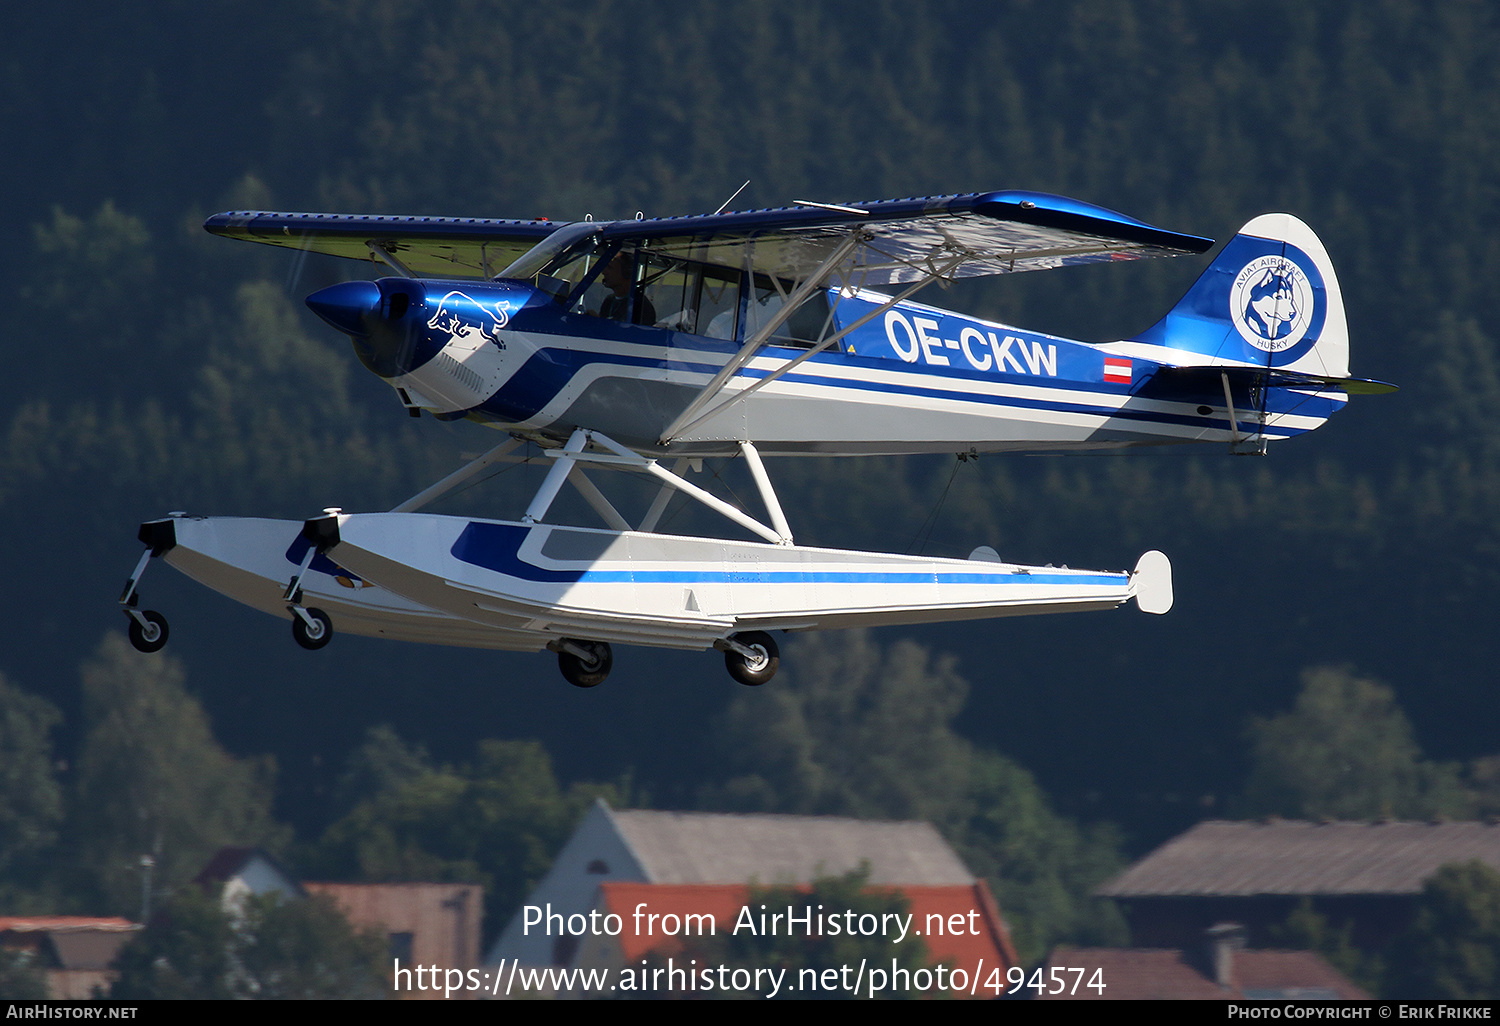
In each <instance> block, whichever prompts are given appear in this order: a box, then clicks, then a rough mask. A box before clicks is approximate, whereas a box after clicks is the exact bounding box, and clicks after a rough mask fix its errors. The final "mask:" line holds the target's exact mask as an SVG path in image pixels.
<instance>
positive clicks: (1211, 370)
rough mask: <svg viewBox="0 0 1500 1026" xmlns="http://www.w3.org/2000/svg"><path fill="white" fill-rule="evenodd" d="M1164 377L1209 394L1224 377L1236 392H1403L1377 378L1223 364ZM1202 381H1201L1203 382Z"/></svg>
mask: <svg viewBox="0 0 1500 1026" xmlns="http://www.w3.org/2000/svg"><path fill="white" fill-rule="evenodd" d="M1157 373H1158V374H1159V375H1161V377H1162V381H1163V384H1166V383H1168V382H1170V383H1175V384H1179V385H1193V386H1196V387H1199V388H1203V389H1207V390H1208V391H1216V390H1218V389H1219V388H1221V387H1222V385H1221V381H1222V378H1223V376H1224V375H1227V376H1228V377H1229V384H1230V385H1231V386H1232V387H1235V388H1236V389H1239V388H1242V387H1244V388H1249V387H1259V386H1261V385H1269V386H1270V387H1271V388H1301V389H1308V390H1311V391H1324V390H1326V389H1329V388H1337V389H1340V390H1341V391H1343V392H1346V393H1348V394H1349V395H1385V394H1386V393H1388V392H1395V391H1398V390H1399V389H1400V386H1399V385H1393V384H1391V383H1390V382H1388V381H1376V380H1374V379H1373V378H1342V377H1333V376H1331V375H1327V374H1304V373H1302V372H1300V371H1288V370H1275V369H1267V368H1264V367H1234V366H1226V365H1223V364H1220V365H1218V366H1203V365H1199V366H1188V367H1164V368H1162V369H1161V370H1160V371H1158V372H1157ZM1200 379H1201V380H1200Z"/></svg>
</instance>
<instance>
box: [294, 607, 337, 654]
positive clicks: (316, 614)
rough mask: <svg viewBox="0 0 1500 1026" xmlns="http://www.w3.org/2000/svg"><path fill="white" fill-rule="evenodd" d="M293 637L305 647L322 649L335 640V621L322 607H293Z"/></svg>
mask: <svg viewBox="0 0 1500 1026" xmlns="http://www.w3.org/2000/svg"><path fill="white" fill-rule="evenodd" d="M308 621H312V622H311V623H309V622H308ZM292 637H294V638H296V639H297V644H299V645H301V646H302V647H303V648H306V649H311V650H316V649H320V648H322V647H323V646H324V645H326V644H328V643H329V642H330V641H332V640H333V621H332V620H330V619H328V614H327V613H325V612H323V610H321V609H293V610H292Z"/></svg>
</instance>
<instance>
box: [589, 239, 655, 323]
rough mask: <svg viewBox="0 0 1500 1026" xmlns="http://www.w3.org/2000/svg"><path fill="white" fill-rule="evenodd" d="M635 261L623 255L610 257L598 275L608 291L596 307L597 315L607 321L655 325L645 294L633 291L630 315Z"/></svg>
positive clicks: (653, 309) (652, 308)
mask: <svg viewBox="0 0 1500 1026" xmlns="http://www.w3.org/2000/svg"><path fill="white" fill-rule="evenodd" d="M634 279H635V261H633V260H632V259H631V258H630V257H629V256H627V255H626V254H624V253H616V254H615V255H614V258H613V259H611V260H610V262H609V263H608V264H606V265H605V266H604V270H603V271H601V272H600V273H599V280H600V281H601V282H603V284H604V287H605V288H607V289H609V293H610V294H609V295H607V296H605V297H604V302H602V303H600V304H599V311H598V316H600V317H603V318H606V319H608V320H611V321H628V322H630V323H631V324H655V323H656V309H655V308H654V307H653V306H652V305H651V300H649V299H647V298H646V295H645V293H643V292H641V291H640V290H639V289H637V290H635V310H634V313H633V314H632V312H631V292H632V286H633V285H634V283H635V281H634Z"/></svg>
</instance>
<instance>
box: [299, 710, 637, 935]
mask: <svg viewBox="0 0 1500 1026" xmlns="http://www.w3.org/2000/svg"><path fill="white" fill-rule="evenodd" d="M346 780H347V781H348V784H349V786H350V787H351V788H353V787H364V788H367V789H368V790H366V791H365V793H364V794H362V795H360V797H359V798H358V800H357V803H356V804H355V805H354V806H353V808H352V809H350V810H349V812H348V813H346V814H345V815H344V816H343V817H342V818H340V819H339V820H338V821H337V822H335V823H334V824H333V825H332V826H330V827H329V828H328V830H327V832H326V833H325V834H324V836H323V839H322V841H321V842H320V843H319V844H318V845H317V847H316V849H315V850H313V851H312V852H310V853H309V855H308V862H309V863H310V865H311V866H313V867H316V870H315V871H317V872H320V873H323V874H327V875H329V876H332V877H334V878H339V879H358V880H366V881H397V880H418V881H455V882H459V881H461V882H467V883H479V884H482V885H483V886H484V889H485V906H486V922H487V923H488V924H489V926H490V928H491V929H498V926H497V924H503V923H504V922H505V921H506V920H507V919H508V918H509V916H510V914H511V912H513V911H514V910H515V908H516V907H517V906H519V905H520V904H521V901H522V899H523V898H524V897H525V895H526V893H527V892H528V891H529V890H530V889H531V887H532V886H534V885H535V884H536V883H537V881H539V880H540V879H541V878H542V876H543V874H545V873H546V871H547V870H548V868H550V866H551V864H552V858H553V856H554V855H556V854H557V851H558V849H560V848H561V847H562V844H563V842H564V841H565V840H566V839H567V838H568V836H569V835H570V834H571V833H572V831H573V828H574V827H575V826H576V825H577V822H578V819H579V818H580V817H581V816H582V814H583V813H584V811H585V810H586V809H587V808H588V806H589V805H590V804H591V803H592V802H593V801H594V800H595V799H596V798H599V797H603V798H606V799H607V800H610V801H613V802H616V803H618V802H620V800H621V797H622V790H623V785H622V786H621V787H615V786H610V785H598V784H573V785H572V786H570V787H568V788H563V787H561V786H560V785H559V784H558V781H557V777H556V776H555V775H554V773H553V771H552V760H551V758H550V757H549V756H548V755H547V752H546V749H545V748H543V747H542V745H541V744H540V743H539V742H535V741H495V740H491V741H483V742H481V743H480V745H479V752H478V758H477V759H475V761H474V762H473V763H471V764H469V765H466V766H459V767H453V766H442V767H437V766H433V765H432V764H431V763H429V762H428V760H427V757H426V753H425V752H422V751H421V750H420V749H413V748H408V747H407V746H405V745H404V744H403V743H402V742H401V741H400V739H399V738H398V737H397V736H396V735H395V734H394V732H393V731H391V730H390V728H388V727H380V728H374V729H372V730H371V731H370V732H369V733H368V734H367V735H366V740H365V743H364V745H363V746H362V747H361V748H360V749H359V750H357V751H356V753H355V754H354V756H353V757H352V759H351V764H350V772H349V774H348V777H347V778H346ZM353 793H358V792H357V791H356V792H353Z"/></svg>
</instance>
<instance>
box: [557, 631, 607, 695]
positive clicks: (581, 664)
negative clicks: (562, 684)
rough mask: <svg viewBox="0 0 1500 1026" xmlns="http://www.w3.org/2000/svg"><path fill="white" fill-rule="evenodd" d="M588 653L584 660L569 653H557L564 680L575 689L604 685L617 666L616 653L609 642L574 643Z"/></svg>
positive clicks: (558, 664) (558, 665)
mask: <svg viewBox="0 0 1500 1026" xmlns="http://www.w3.org/2000/svg"><path fill="white" fill-rule="evenodd" d="M572 644H573V645H576V646H577V647H579V648H582V649H586V650H587V651H588V658H583V657H581V656H578V655H576V654H574V653H572V652H569V651H566V650H564V651H561V652H559V653H557V667H558V669H560V670H562V675H563V679H564V680H566V681H567V682H568V683H569V684H571V685H573V686H574V687H575V688H594V687H598V686H599V685H600V684H603V683H604V678H605V677H608V676H609V671H610V669H611V668H612V667H613V666H614V664H615V656H614V653H613V652H612V651H611V650H610V647H609V642H607V641H574V642H573V643H572Z"/></svg>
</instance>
